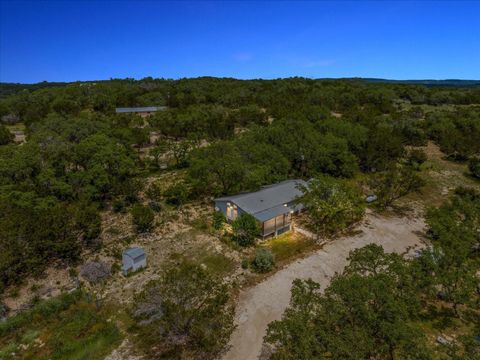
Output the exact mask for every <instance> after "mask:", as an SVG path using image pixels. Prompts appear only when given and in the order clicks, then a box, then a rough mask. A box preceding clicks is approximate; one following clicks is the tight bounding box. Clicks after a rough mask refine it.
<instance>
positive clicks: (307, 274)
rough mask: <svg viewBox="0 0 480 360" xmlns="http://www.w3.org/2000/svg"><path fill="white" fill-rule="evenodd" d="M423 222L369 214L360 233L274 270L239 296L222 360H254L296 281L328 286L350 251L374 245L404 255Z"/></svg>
mask: <svg viewBox="0 0 480 360" xmlns="http://www.w3.org/2000/svg"><path fill="white" fill-rule="evenodd" d="M424 226H425V223H424V221H423V219H421V218H417V219H409V218H406V217H404V218H398V217H393V218H387V217H383V216H377V215H373V214H369V215H367V217H366V220H365V221H364V222H363V223H362V225H361V226H360V227H359V230H360V231H361V232H360V233H358V234H356V235H353V236H349V237H343V238H340V239H337V240H334V241H333V242H331V243H329V244H327V245H325V246H324V247H323V248H322V249H321V250H318V251H316V252H315V253H313V254H312V255H309V256H307V257H306V258H304V259H301V260H298V261H296V262H294V263H292V264H290V265H288V266H287V267H285V268H284V269H282V270H280V271H278V272H277V273H275V274H274V275H273V276H271V277H269V278H268V279H266V280H265V281H263V282H262V283H260V284H258V285H255V286H253V287H251V288H248V289H245V290H244V291H242V292H241V293H240V296H239V300H238V303H237V312H236V322H237V326H238V327H237V329H236V330H235V332H234V333H233V335H232V339H231V341H230V345H231V348H230V351H229V352H228V353H227V354H226V355H225V357H224V359H225V360H254V359H257V358H258V356H259V354H260V352H261V348H262V343H263V337H264V335H265V332H266V329H267V325H268V324H269V323H270V322H272V321H274V320H279V319H281V316H282V313H283V312H284V310H285V308H286V307H287V306H288V303H289V301H290V288H291V285H292V281H293V280H294V279H296V278H301V279H308V278H311V279H313V280H315V281H317V282H318V283H320V284H321V285H322V288H323V289H324V288H325V287H326V286H328V284H329V282H330V279H331V277H332V275H334V274H335V273H336V272H341V271H342V270H343V268H344V267H345V265H346V258H347V257H348V254H349V252H350V250H352V249H355V248H358V247H362V246H364V245H367V244H370V243H375V244H379V245H382V246H383V248H384V249H385V251H387V252H404V251H405V250H407V248H410V247H419V246H421V239H420V236H419V235H418V234H419V233H420V232H422V231H423V228H424Z"/></svg>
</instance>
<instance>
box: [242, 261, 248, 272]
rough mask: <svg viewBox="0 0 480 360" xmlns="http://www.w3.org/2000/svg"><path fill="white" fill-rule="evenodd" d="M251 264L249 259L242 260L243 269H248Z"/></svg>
mask: <svg viewBox="0 0 480 360" xmlns="http://www.w3.org/2000/svg"><path fill="white" fill-rule="evenodd" d="M249 265H250V262H249V261H248V259H243V260H242V269H245V270H246V269H248V267H249Z"/></svg>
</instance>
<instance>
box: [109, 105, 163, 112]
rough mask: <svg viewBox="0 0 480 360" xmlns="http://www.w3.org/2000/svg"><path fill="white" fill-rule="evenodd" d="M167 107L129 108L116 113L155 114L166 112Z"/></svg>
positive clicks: (120, 109) (117, 110)
mask: <svg viewBox="0 0 480 360" xmlns="http://www.w3.org/2000/svg"><path fill="white" fill-rule="evenodd" d="M166 108H167V107H166V106H145V107H129V108H116V109H115V112H116V113H138V112H140V113H143V112H155V111H162V110H165V109H166Z"/></svg>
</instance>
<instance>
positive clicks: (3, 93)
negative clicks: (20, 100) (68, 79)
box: [0, 81, 67, 99]
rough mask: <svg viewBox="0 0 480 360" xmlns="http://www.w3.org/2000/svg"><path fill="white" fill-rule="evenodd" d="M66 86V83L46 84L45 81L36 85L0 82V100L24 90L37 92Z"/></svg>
mask: <svg viewBox="0 0 480 360" xmlns="http://www.w3.org/2000/svg"><path fill="white" fill-rule="evenodd" d="M66 84H67V83H61V82H47V81H43V82H40V83H36V84H18V83H2V82H0V99H3V98H6V97H7V96H10V95H13V94H16V93H19V92H21V91H24V90H30V91H34V90H38V89H42V88H46V87H52V86H62V85H66Z"/></svg>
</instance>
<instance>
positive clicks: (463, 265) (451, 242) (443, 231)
mask: <svg viewBox="0 0 480 360" xmlns="http://www.w3.org/2000/svg"><path fill="white" fill-rule="evenodd" d="M426 219H427V224H428V232H427V234H428V236H429V238H430V239H431V241H432V248H431V249H430V250H429V251H428V252H426V255H425V256H429V257H430V258H432V259H433V261H430V262H429V264H430V272H429V273H428V272H427V273H426V276H431V277H432V278H433V279H434V285H437V286H439V287H440V288H441V289H442V292H443V293H444V298H445V300H446V301H448V302H450V303H452V304H453V306H454V310H455V312H456V313H458V307H459V305H462V304H468V303H469V302H470V301H471V300H472V299H473V298H474V297H475V292H476V291H477V289H478V286H479V285H480V283H479V279H478V275H477V273H478V270H479V265H478V264H479V258H480V256H479V252H478V249H479V248H480V194H479V193H478V192H476V191H474V190H473V189H464V188H460V189H457V190H456V193H455V195H454V196H453V197H452V199H451V200H450V201H448V202H446V203H444V204H443V205H442V206H440V207H439V208H432V209H429V211H428V212H427V217H426Z"/></svg>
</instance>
